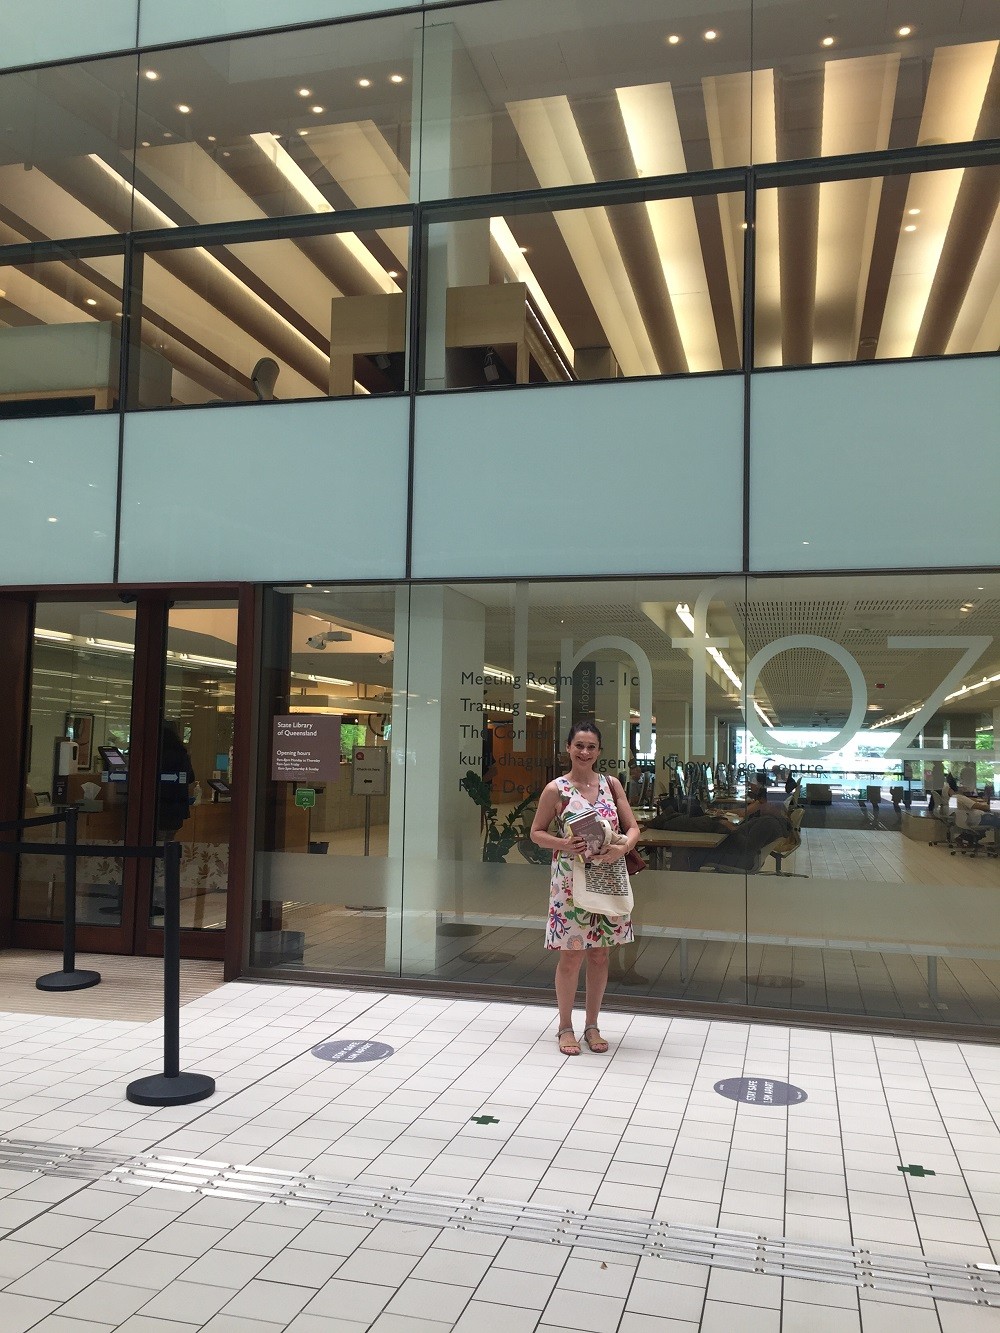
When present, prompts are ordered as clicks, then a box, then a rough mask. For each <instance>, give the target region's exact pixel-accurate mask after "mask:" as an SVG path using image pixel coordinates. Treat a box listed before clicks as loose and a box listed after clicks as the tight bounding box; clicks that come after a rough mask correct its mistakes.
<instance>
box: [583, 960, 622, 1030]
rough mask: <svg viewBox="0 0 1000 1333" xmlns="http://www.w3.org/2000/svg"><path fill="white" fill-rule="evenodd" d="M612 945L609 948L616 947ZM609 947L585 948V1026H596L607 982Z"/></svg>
mask: <svg viewBox="0 0 1000 1333" xmlns="http://www.w3.org/2000/svg"><path fill="white" fill-rule="evenodd" d="M617 947H618V946H617V945H612V946H611V948H617ZM611 948H607V949H588V950H587V1019H586V1022H587V1027H596V1026H597V1020H598V1018H599V1017H600V1014H601V1001H602V1000H603V999H604V988H605V986H607V984H608V964H609V962H610V961H611V959H610V955H611Z"/></svg>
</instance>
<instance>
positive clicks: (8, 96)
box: [0, 56, 136, 245]
mask: <svg viewBox="0 0 1000 1333" xmlns="http://www.w3.org/2000/svg"><path fill="white" fill-rule="evenodd" d="M135 79H136V57H135V56H118V57H114V58H111V59H106V60H89V61H81V62H79V63H76V64H72V65H55V66H50V67H49V68H46V69H34V70H22V71H19V72H17V73H12V74H2V75H0V125H2V126H3V127H4V132H3V134H2V135H0V244H4V245H11V244H19V243H21V242H23V241H40V240H52V239H62V238H64V237H67V236H102V235H106V234H108V233H112V232H124V231H128V229H129V221H130V217H131V212H132V160H131V153H132V146H133V144H134V142H135Z"/></svg>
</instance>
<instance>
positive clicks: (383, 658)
mask: <svg viewBox="0 0 1000 1333" xmlns="http://www.w3.org/2000/svg"><path fill="white" fill-rule="evenodd" d="M392 658H393V654H392V653H379V655H378V660H379V665H380V666H388V665H389V663H390V662H391V661H392Z"/></svg>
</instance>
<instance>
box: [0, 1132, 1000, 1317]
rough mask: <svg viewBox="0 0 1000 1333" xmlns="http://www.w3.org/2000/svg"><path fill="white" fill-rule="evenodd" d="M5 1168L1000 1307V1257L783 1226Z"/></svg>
mask: <svg viewBox="0 0 1000 1333" xmlns="http://www.w3.org/2000/svg"><path fill="white" fill-rule="evenodd" d="M3 1169H7V1170H15V1171H23V1172H30V1173H33V1174H38V1175H53V1176H60V1177H70V1178H72V1179H77V1180H83V1181H88V1182H96V1181H103V1182H106V1183H111V1182H113V1183H118V1184H122V1185H133V1186H136V1187H138V1188H141V1189H149V1188H153V1189H171V1190H182V1191H185V1192H187V1193H194V1194H202V1195H205V1196H207V1197H209V1198H219V1199H241V1200H244V1201H246V1202H248V1203H270V1204H283V1205H285V1206H287V1207H291V1208H311V1209H317V1210H329V1211H333V1212H336V1213H340V1214H347V1215H349V1216H352V1217H361V1218H370V1219H371V1220H372V1222H373V1223H374V1222H379V1221H383V1220H391V1221H394V1222H410V1223H414V1224H416V1225H418V1226H428V1227H439V1228H441V1227H450V1228H455V1229H457V1230H465V1231H481V1232H486V1233H489V1234H491V1235H498V1236H509V1237H512V1238H515V1239H518V1240H531V1241H539V1242H542V1243H543V1244H550V1245H567V1246H570V1245H579V1246H584V1247H586V1248H588V1249H593V1250H599V1251H602V1252H604V1253H615V1254H628V1255H635V1256H637V1257H649V1258H654V1259H673V1260H675V1261H681V1262H684V1263H702V1264H706V1265H709V1266H712V1267H716V1268H729V1269H735V1270H737V1271H740V1272H746V1273H769V1274H772V1275H773V1276H776V1277H798V1278H807V1279H809V1280H811V1281H814V1282H816V1281H818V1282H835V1283H839V1284H842V1285H848V1286H854V1287H860V1288H864V1289H870V1290H872V1291H885V1292H896V1293H899V1294H902V1295H911V1296H925V1297H929V1298H930V1299H932V1300H937V1301H957V1302H960V1303H962V1304H965V1305H982V1306H988V1307H996V1306H1000V1265H997V1264H984V1263H968V1264H956V1263H945V1262H942V1261H938V1260H935V1259H933V1258H927V1259H924V1258H914V1257H911V1256H909V1255H901V1254H888V1253H879V1252H877V1251H873V1250H868V1249H865V1248H863V1247H861V1246H850V1247H838V1246H832V1245H817V1244H812V1243H806V1242H803V1241H796V1240H789V1239H787V1238H785V1237H783V1236H764V1235H753V1234H751V1233H749V1232H744V1231H724V1230H721V1229H718V1228H713V1227H694V1226H685V1225H682V1224H678V1223H675V1222H664V1221H658V1220H656V1219H654V1218H643V1217H635V1218H630V1217H620V1216H613V1215H611V1214H607V1213H600V1212H593V1211H584V1210H577V1209H573V1208H567V1209H559V1208H552V1207H546V1206H542V1205H539V1204H531V1203H516V1202H511V1201H507V1200H502V1199H483V1198H469V1197H466V1196H462V1195H451V1194H427V1193H422V1192H421V1191H419V1190H413V1189H394V1188H389V1187H384V1186H377V1185H365V1184H359V1183H358V1182H356V1181H345V1182H341V1181H336V1180H327V1179H324V1178H323V1177H322V1176H313V1175H308V1174H303V1173H299V1172H290V1171H277V1170H270V1169H268V1168H266V1167H256V1166H237V1165H233V1164H230V1163H226V1162H208V1161H203V1160H201V1159H197V1158H191V1157H175V1156H172V1155H169V1154H165V1153H155V1152H149V1153H136V1154H135V1155H132V1156H129V1155H123V1154H121V1153H114V1152H109V1151H106V1150H103V1149H100V1148H73V1147H68V1146H66V1145H64V1144H58V1145H52V1144H45V1143H32V1142H29V1141H25V1140H19V1139H8V1138H0V1170H3Z"/></svg>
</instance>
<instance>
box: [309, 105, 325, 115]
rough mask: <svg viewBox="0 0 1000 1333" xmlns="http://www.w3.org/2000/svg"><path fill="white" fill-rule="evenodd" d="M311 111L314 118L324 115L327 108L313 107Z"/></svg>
mask: <svg viewBox="0 0 1000 1333" xmlns="http://www.w3.org/2000/svg"><path fill="white" fill-rule="evenodd" d="M309 110H310V111H311V112H312V113H313V115H314V116H321V115H322V114H323V112H324V111H325V110H326V107H324V106H311V107H310V108H309Z"/></svg>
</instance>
